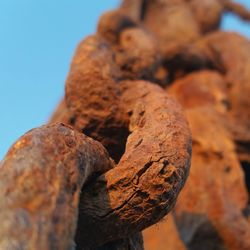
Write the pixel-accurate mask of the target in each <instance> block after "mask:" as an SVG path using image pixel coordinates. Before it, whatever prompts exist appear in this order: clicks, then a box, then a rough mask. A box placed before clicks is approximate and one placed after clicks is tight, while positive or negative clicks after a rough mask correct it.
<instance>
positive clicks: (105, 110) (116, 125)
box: [60, 35, 128, 161]
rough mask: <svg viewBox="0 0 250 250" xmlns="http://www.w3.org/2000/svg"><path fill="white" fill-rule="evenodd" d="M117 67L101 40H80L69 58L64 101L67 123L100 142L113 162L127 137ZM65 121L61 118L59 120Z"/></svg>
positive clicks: (94, 38) (106, 46)
mask: <svg viewBox="0 0 250 250" xmlns="http://www.w3.org/2000/svg"><path fill="white" fill-rule="evenodd" d="M119 77H120V70H119V67H118V66H117V65H116V63H115V61H114V52H113V50H112V48H111V47H110V45H109V43H107V42H106V41H105V40H104V39H102V38H101V37H99V36H98V35H96V36H91V37H88V38H86V39H85V40H84V41H82V42H81V43H80V44H79V46H78V48H77V50H76V53H75V56H74V58H73V61H72V64H71V69H70V73H69V75H68V78H67V82H66V94H65V101H66V106H67V109H68V111H67V112H65V115H66V119H67V118H68V117H70V120H69V121H68V123H69V124H71V125H72V126H74V128H76V129H77V130H79V131H82V132H83V133H84V134H86V135H88V136H90V137H92V138H94V139H96V140H98V141H100V142H101V143H102V144H103V145H104V146H105V147H106V148H107V150H108V152H109V153H110V155H111V156H112V157H113V158H114V159H115V160H116V161H117V160H119V158H120V157H121V155H122V153H123V151H124V145H125V142H126V138H127V135H128V130H127V120H126V118H124V117H121V116H122V114H124V112H122V107H120V106H119V105H120V104H119V95H120V93H119V90H118V87H117V80H118V79H119ZM60 119H63V121H65V117H60Z"/></svg>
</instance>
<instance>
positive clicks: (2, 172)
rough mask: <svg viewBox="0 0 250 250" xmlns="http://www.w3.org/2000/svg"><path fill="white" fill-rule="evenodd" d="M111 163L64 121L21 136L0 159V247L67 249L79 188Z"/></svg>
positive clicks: (71, 242)
mask: <svg viewBox="0 0 250 250" xmlns="http://www.w3.org/2000/svg"><path fill="white" fill-rule="evenodd" d="M112 167H113V162H112V161H111V160H110V159H109V157H108V153H107V152H106V150H105V149H104V147H103V146H102V145H101V144H100V143H98V142H96V141H94V140H92V139H91V138H88V137H86V136H84V135H83V134H81V133H79V132H76V131H74V130H73V129H72V128H71V127H68V126H66V125H64V124H54V125H48V126H43V127H40V128H37V129H33V130H31V131H30V132H28V133H27V134H25V135H24V136H22V137H21V138H20V139H19V140H18V141H17V142H16V143H15V144H14V145H13V146H12V148H11V149H10V150H9V152H8V154H7V155H6V157H5V158H4V160H3V161H2V162H1V165H0V211H1V213H0V220H1V228H0V249H30V250H31V249H37V250H44V249H72V248H73V247H74V245H75V243H74V236H75V230H76V224H77V215H78V203H79V195H80V191H81V188H82V186H83V185H85V184H86V182H87V181H89V180H90V179H91V178H92V177H94V176H96V175H100V174H101V173H103V172H105V171H107V170H109V169H111V168H112Z"/></svg>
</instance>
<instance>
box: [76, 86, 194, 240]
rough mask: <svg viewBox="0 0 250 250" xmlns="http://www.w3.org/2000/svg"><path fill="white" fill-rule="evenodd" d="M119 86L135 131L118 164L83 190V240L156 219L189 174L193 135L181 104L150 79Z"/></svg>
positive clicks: (120, 233)
mask: <svg viewBox="0 0 250 250" xmlns="http://www.w3.org/2000/svg"><path fill="white" fill-rule="evenodd" d="M121 88H122V101H123V103H124V104H126V105H125V106H126V111H127V113H128V114H129V115H130V127H129V128H130V132H131V134H130V136H129V137H128V140H127V144H126V151H125V153H124V155H123V156H122V158H121V160H120V162H119V163H118V165H117V166H116V167H115V168H114V169H113V170H112V171H108V172H107V173H106V174H105V175H103V176H101V177H100V178H98V179H97V180H96V181H95V182H94V183H91V184H90V185H88V186H87V187H86V188H84V190H83V192H82V195H81V200H80V211H79V220H78V231H77V236H76V241H77V242H78V243H79V244H80V243H81V242H85V243H86V241H88V242H89V243H90V244H97V245H98V244H100V245H101V244H103V243H105V241H106V242H107V241H111V240H115V239H116V238H120V237H126V236H129V235H131V234H133V233H135V232H138V231H140V230H142V229H144V228H146V227H148V226H150V225H152V224H154V223H156V222H157V221H159V220H160V219H161V218H162V217H163V216H164V215H165V214H167V213H168V212H169V211H170V209H171V208H172V207H173V205H174V203H175V201H176V198H177V195H178V193H179V192H180V190H181V188H182V187H183V185H184V183H185V179H186V177H187V175H188V170H189V163H190V162H189V160H190V155H191V138H190V132H189V129H188V126H187V123H186V121H185V119H184V117H183V114H182V110H181V108H180V107H179V106H178V105H177V104H176V103H175V102H174V101H173V100H172V99H171V98H169V97H168V96H167V95H166V94H165V93H164V91H163V90H162V89H161V88H160V87H157V86H154V85H152V84H150V83H146V82H143V81H137V82H136V81H135V82H123V83H121ZM100 208H101V209H100ZM99 225H102V227H100V226H99ZM94 234H98V236H99V237H98V239H96V238H91V235H94Z"/></svg>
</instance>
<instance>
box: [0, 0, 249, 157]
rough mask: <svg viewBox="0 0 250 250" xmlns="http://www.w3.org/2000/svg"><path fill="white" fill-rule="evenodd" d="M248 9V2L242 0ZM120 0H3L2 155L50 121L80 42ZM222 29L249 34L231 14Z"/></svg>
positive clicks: (0, 64)
mask: <svg viewBox="0 0 250 250" xmlns="http://www.w3.org/2000/svg"><path fill="white" fill-rule="evenodd" d="M238 2H242V3H244V4H245V5H246V6H248V7H249V8H250V1H247V0H241V1H238ZM118 3H119V0H108V1H102V0H91V1H83V0H74V1H70V0H60V1H51V0H36V1H34V0H22V1H20V0H0V114H1V116H0V159H1V158H2V157H3V156H4V154H5V153H6V151H7V149H8V148H9V147H10V146H11V144H12V143H14V142H15V141H16V140H17V139H18V137H20V136H21V135H22V134H24V133H25V132H26V131H27V130H29V129H31V128H33V127H37V126H40V125H41V124H44V123H46V121H47V120H48V118H49V116H50V114H51V113H52V112H53V110H54V108H55V106H56V105H57V103H58V101H59V100H60V98H61V97H62V96H63V92H64V81H65V78H66V75H67V73H68V69H69V64H70V60H71V57H72V55H73V53H74V50H75V47H76V45H77V43H78V42H79V41H80V40H81V39H82V38H83V37H85V36H87V35H89V34H92V33H94V32H95V27H96V23H97V20H98V17H99V16H100V15H101V13H103V12H104V11H106V10H108V9H112V8H114V7H115V6H116V5H118ZM223 29H226V30H236V31H239V32H241V33H243V34H245V35H246V36H248V37H250V25H247V24H244V23H242V22H240V21H239V20H238V18H234V17H232V16H231V15H227V16H226V17H225V18H224V22H223Z"/></svg>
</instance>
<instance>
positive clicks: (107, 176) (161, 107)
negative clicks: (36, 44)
mask: <svg viewBox="0 0 250 250" xmlns="http://www.w3.org/2000/svg"><path fill="white" fill-rule="evenodd" d="M225 12H232V13H234V14H236V15H238V16H239V17H241V18H242V19H244V20H247V21H248V20H250V18H249V17H250V15H249V11H247V10H246V9H245V8H244V7H242V6H241V5H239V4H237V3H234V2H233V1H230V0H210V1H208V0H204V1H196V0H174V1H170V0H133V1H132V0H126V1H124V3H123V4H122V5H121V7H120V8H118V9H116V10H114V11H110V12H108V13H106V14H104V15H103V16H102V17H101V18H100V21H99V24H98V27H97V34H95V35H93V36H90V37H88V38H86V39H84V40H83V41H82V42H81V43H80V44H79V46H78V48H77V50H76V53H75V55H74V57H73V60H72V64H71V68H70V72H69V75H68V78H67V80H66V91H65V96H64V97H63V99H62V101H61V103H60V105H59V106H58V108H57V110H56V112H55V113H54V115H53V117H52V119H51V121H50V123H54V122H64V123H66V124H70V125H71V126H72V127H73V128H74V129H75V130H72V128H69V127H66V125H58V124H57V125H53V124H52V125H49V126H47V127H42V128H40V129H37V130H34V131H35V132H34V131H33V132H30V133H31V134H32V133H35V135H34V138H33V137H32V143H33V142H34V145H33V144H32V148H31V149H30V150H28V152H26V151H25V150H26V146H25V145H24V144H23V143H22V139H21V141H18V142H17V144H16V145H18V146H17V148H16V147H15V146H14V149H12V151H13V152H15V154H16V155H17V157H15V155H14V157H13V155H12V153H11V152H12V151H10V153H9V155H10V157H9V156H7V158H6V159H5V160H4V162H3V163H2V164H3V165H4V164H5V166H9V165H11V164H12V163H13V166H14V168H8V167H7V169H8V170H5V169H6V167H4V168H2V169H0V177H1V171H2V173H3V176H2V178H3V179H5V176H8V177H6V180H3V182H2V183H3V185H4V187H3V189H2V190H3V193H2V194H4V195H2V197H3V199H2V203H1V206H3V208H6V210H7V211H6V212H4V213H2V215H0V217H1V216H2V217H3V219H2V221H4V227H3V232H4V233H5V234H7V235H8V234H10V235H11V237H12V234H13V235H14V236H13V239H12V238H11V240H10V241H8V240H6V237H3V239H4V240H3V241H2V242H3V243H2V244H5V245H6V244H12V245H7V246H8V247H10V246H11V247H13V249H14V250H16V249H18V247H23V248H24V249H33V248H34V246H37V245H36V244H38V242H39V243H40V242H42V243H41V244H40V245H41V247H42V248H41V249H45V250H46V249H55V248H58V249H71V247H75V248H76V249H86V250H87V249H89V250H93V249H100V250H101V249H103V250H104V249H117V250H118V249H120V250H129V249H130V250H131V249H135V250H138V249H143V242H142V238H141V230H143V229H145V228H147V227H148V226H150V225H153V224H155V223H157V222H158V221H159V220H160V219H161V218H162V217H163V216H165V215H166V214H167V213H169V212H170V210H171V209H172V212H171V214H169V219H168V218H167V219H166V222H162V228H163V229H162V230H163V231H158V232H156V231H155V230H153V229H149V230H151V231H149V232H151V236H150V237H151V245H150V247H151V249H160V246H159V244H163V243H159V242H162V240H164V239H165V240H166V243H165V245H164V247H166V248H164V249H166V250H173V249H171V248H174V249H181V250H183V249H190V250H196V249H201V248H202V249H204V250H205V249H208V250H210V249H230V250H231V249H232V250H234V249H243V250H248V249H249V248H250V242H249V238H250V231H249V230H250V228H249V214H250V212H249V211H250V208H249V207H250V206H249V192H250V170H249V167H250V156H249V155H250V150H249V144H250V136H249V127H250V126H249V118H250V117H249V110H250V109H249V107H250V103H249V98H248V92H249V86H250V85H249V80H250V77H249V72H250V71H249V65H248V64H249V53H248V52H249V47H250V46H249V41H248V40H247V39H245V38H243V37H241V36H239V35H236V34H232V33H226V32H220V31H218V27H219V25H220V21H221V18H222V16H223V14H224V13H225ZM147 81H151V83H150V82H147ZM153 83H155V84H159V85H161V86H162V87H164V88H166V91H168V92H169V94H170V95H172V96H173V97H175V98H176V99H177V100H178V101H179V102H180V103H181V105H182V106H183V107H184V109H185V112H186V116H187V118H188V121H189V123H190V125H191V129H192V133H193V138H194V140H193V151H194V157H193V160H192V165H193V168H192V169H191V175H190V178H189V180H188V182H187V185H186V187H185V188H184V190H183V192H182V193H181V195H180V198H179V199H178V201H177V203H176V200H177V196H178V194H179V192H180V191H181V189H182V187H183V186H184V184H185V181H186V178H187V176H188V172H189V165H190V156H191V135H190V131H189V129H188V125H187V122H186V119H185V116H184V115H183V112H182V109H181V108H180V106H179V105H178V104H177V103H176V101H174V100H173V99H172V98H170V97H169V96H168V95H167V94H166V91H165V90H163V89H162V88H160V87H159V86H155V85H153ZM57 127H59V128H57ZM62 128H64V129H62ZM62 130H63V131H70V132H67V133H69V134H74V135H77V138H78V137H79V138H80V139H79V144H78V143H77V146H76V149H75V150H73V151H72V150H71V151H70V152H69V153H67V155H69V159H68V158H67V157H66V158H63V157H64V153H65V152H68V151H67V150H68V148H67V147H66V148H65V143H66V142H64V140H65V141H67V142H68V134H67V133H66V132H65V134H64V133H63V134H60V133H59V132H60V131H62ZM36 131H38V132H39V131H40V132H39V133H38V132H36ZM58 131H59V132H58ZM76 131H78V132H76ZM30 133H28V135H29V134H30ZM50 133H52V134H54V135H51V134H50ZM58 133H59V134H60V135H58ZM81 133H84V134H86V135H88V136H90V137H92V138H93V139H96V140H98V141H99V142H101V144H102V145H103V146H105V148H106V149H107V151H108V153H109V155H110V157H112V158H113V159H114V160H115V162H116V164H115V163H114V162H113V161H112V160H110V158H109V155H108V154H107V153H106V151H105V149H104V148H102V146H101V144H99V143H97V142H94V141H93V140H91V139H89V138H88V137H86V136H84V135H81ZM32 135H33V134H32ZM44 135H45V136H44ZM26 136H27V135H25V136H24V138H26ZM53 136H54V137H55V136H56V138H54V137H53ZM36 137H37V138H38V139H36ZM39 138H40V139H41V138H42V139H41V140H40V139H39ZM50 138H54V140H53V142H51V141H50ZM58 138H60V139H58ZM33 139H34V140H33ZM76 140H77V142H78V139H76ZM72 141H74V140H70V143H69V145H72ZM40 142H41V143H42V142H49V143H48V145H45V144H44V145H41V144H39V143H40ZM36 143H38V144H36ZM50 143H52V144H50ZM81 143H83V144H84V147H85V148H84V147H80V149H79V148H78V146H79V145H81ZM66 144H67V145H68V143H66ZM69 145H68V146H69ZM73 145H74V143H73ZM22 147H23V148H24V149H25V150H24V151H23V150H22ZM69 147H71V146H69ZM73 147H74V146H73ZM97 148H98V149H97ZM48 149H50V150H48ZM39 152H42V153H39ZM22 154H24V155H25V158H24V159H23V158H22V157H23V155H22ZM47 154H49V155H47ZM50 154H51V155H50ZM82 154H83V155H84V156H86V157H85V158H84V161H83V160H82ZM99 154H100V155H99ZM44 155H46V157H44ZM92 156H93V157H94V159H92ZM19 157H21V158H22V161H23V164H24V165H20V166H24V170H25V171H27V173H28V176H27V180H28V181H25V182H24V181H23V182H21V184H22V185H23V183H25V185H24V186H22V185H21V186H20V188H21V189H22V188H23V189H22V191H23V192H22V193H19V191H20V190H19V189H16V190H14V188H12V184H11V182H12V181H13V180H14V179H15V178H17V179H19V178H20V176H21V180H23V178H22V173H19V172H16V171H15V167H16V168H18V166H19V162H18V161H19ZM61 157H62V158H61ZM36 160H38V161H36ZM96 161H98V164H97V165H96V164H95V163H96ZM44 162H45V163H47V164H45V163H44ZM37 164H38V165H37ZM44 164H45V165H44ZM60 164H61V165H60ZM71 164H72V165H71ZM81 164H83V165H86V167H85V168H84V169H85V170H87V171H86V172H84V173H82V172H81V171H80V170H81V167H79V166H82V165H81ZM40 165H41V166H42V167H43V168H45V170H46V171H45V172H42V173H40V172H39V174H40V175H41V176H42V177H43V178H42V180H43V181H44V182H49V184H46V183H45V185H44V187H45V186H48V187H50V185H52V184H53V181H55V182H56V187H57V188H58V189H56V191H60V190H63V191H62V192H58V193H57V192H52V195H49V196H48V197H47V196H46V193H45V192H44V193H43V192H41V191H44V189H42V188H40V187H41V186H40V182H38V181H37V178H36V179H35V178H33V177H34V176H36V171H35V172H34V176H33V175H32V174H31V173H30V172H33V169H35V168H37V166H40ZM58 166H62V169H63V172H62V174H61V175H59V174H58V176H57V175H55V173H53V169H57V167H58ZM67 166H69V167H67ZM79 168H80V170H79ZM243 170H244V171H243ZM4 171H6V173H7V172H8V171H10V172H11V173H12V174H10V175H7V174H6V173H5V172H4ZM29 171H30V172H29ZM67 171H68V172H67ZM60 173H61V172H60ZM19 174H20V176H19ZM56 174H57V172H56ZM44 175H45V177H44ZM54 177H56V178H55V179H54ZM11 178H12V179H11ZM71 178H73V180H75V179H74V178H78V179H77V181H76V182H74V181H73V182H71V180H72V179H71ZM7 180H10V181H8V182H7ZM25 180H26V177H25ZM57 180H58V182H57ZM29 181H30V182H31V186H32V185H34V186H35V185H37V186H35V187H36V188H37V189H36V188H34V189H31V190H30V191H26V190H27V186H26V184H27V185H28V184H29ZM41 183H43V182H41ZM51 183H52V184H51ZM58 183H59V184H58ZM65 183H66V184H67V185H66V184H65ZM0 185H1V184H0ZM8 185H9V186H8ZM71 185H72V189H71ZM52 186H53V185H52ZM9 187H11V188H9ZM5 188H7V191H5ZM12 189H13V190H14V191H13V190H12ZM2 190H1V191H2ZM1 191H0V193H1ZM12 191H13V194H14V197H11V199H8V196H7V195H6V194H7V193H8V192H12ZM46 191H48V192H50V188H48V190H46ZM4 192H5V193H4ZM64 192H65V193H64ZM29 195H30V196H29ZM35 195H36V197H41V199H35V198H34V197H35ZM53 195H54V196H53ZM61 195H62V196H63V197H65V198H63V199H61ZM79 195H80V198H79ZM53 197H58V199H56V201H55V204H59V205H58V206H57V205H56V206H55V210H53V209H51V210H49V212H48V213H47V214H46V216H47V217H46V218H47V220H48V221H51V223H48V224H43V223H42V226H40V225H41V222H40V220H41V218H44V217H43V216H40V215H41V214H43V212H44V211H46V209H45V210H43V209H42V208H43V207H44V206H43V205H44V204H46V201H48V204H50V199H52V198H53ZM46 199H47V200H46ZM42 200H45V203H44V202H42ZM65 200H66V201H69V202H64V201H65ZM5 201H8V202H9V201H10V203H8V202H5ZM19 201H21V202H19ZM11 202H12V203H11ZM15 202H17V203H18V204H17V205H13V206H12V204H14V203H15ZM56 202H58V203H56ZM175 203H176V207H175V208H174V204H175ZM8 204H10V206H9V205H8ZM20 204H23V205H20ZM27 204H28V205H27ZM53 204H54V203H53ZM4 206H7V207H4ZM8 206H9V207H8ZM40 206H41V207H40ZM77 206H78V207H77ZM34 208H35V210H34ZM40 208H41V209H40ZM47 208H48V207H47ZM71 208H72V209H71ZM16 209H23V210H24V211H25V212H27V211H28V216H26V217H25V218H28V219H27V220H29V219H30V218H31V220H32V221H33V222H34V223H33V224H32V226H33V227H34V228H36V227H37V225H39V230H40V228H41V230H43V232H44V234H39V235H38V234H37V231H36V230H30V228H28V230H30V231H27V230H26V228H25V227H26V226H29V225H28V223H26V222H27V220H26V221H25V220H24V219H23V217H22V218H21V220H22V221H21V222H22V223H20V227H22V226H23V228H20V227H16V229H17V230H15V232H14V231H13V230H14V226H13V224H14V223H16V220H15V219H13V218H15V216H13V218H12V217H11V215H12V214H15V212H16ZM29 209H32V211H33V210H34V213H32V214H31V213H30V211H29ZM36 209H37V210H36ZM48 209H50V208H48ZM58 209H59V210H58ZM64 209H65V211H66V212H64ZM67 209H69V210H70V212H68V210H67ZM60 211H63V212H60ZM54 213H55V214H56V215H54ZM36 215H37V216H36ZM18 216H19V215H18ZM20 216H24V215H23V214H22V215H20ZM64 216H65V217H64ZM2 217H1V218H2ZM50 218H52V220H50ZM53 218H54V219H53ZM17 219H20V218H19V217H18V218H17ZM76 224H77V227H76ZM160 228H161V224H160ZM23 229H24V230H23ZM20 230H21V233H20V236H19V231H20ZM27 232H28V234H26V233H27ZM165 232H167V233H166V234H165ZM171 232H172V234H171ZM32 234H34V235H35V236H34V237H33V235H32ZM162 234H164V236H162ZM27 235H29V236H27ZM30 235H32V237H30ZM48 235H49V237H48ZM0 237H1V235H0ZM15 237H16V238H17V239H16V240H15ZM25 237H26V238H25ZM39 237H40V238H39ZM147 237H149V236H147ZM147 237H146V238H145V246H146V249H149V250H151V249H150V248H149V243H148V242H149V241H148V239H147ZM152 237H154V241H152ZM61 238H62V240H59V239H61ZM0 239H1V238H0ZM23 239H24V240H23ZM34 239H35V240H34ZM37 239H38V241H37ZM18 242H19V243H18ZM74 242H75V243H76V245H75V246H74ZM154 244H155V245H154ZM5 245H4V246H5ZM40 245H39V247H40ZM25 247H26V248H25ZM32 247H33V248H32ZM39 247H35V248H36V249H39Z"/></svg>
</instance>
